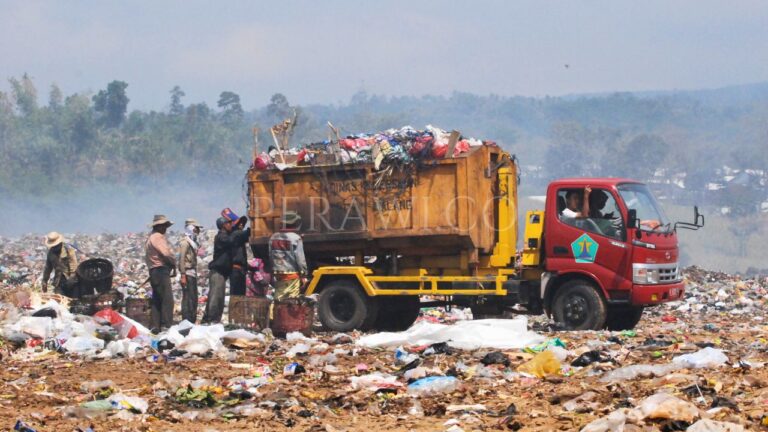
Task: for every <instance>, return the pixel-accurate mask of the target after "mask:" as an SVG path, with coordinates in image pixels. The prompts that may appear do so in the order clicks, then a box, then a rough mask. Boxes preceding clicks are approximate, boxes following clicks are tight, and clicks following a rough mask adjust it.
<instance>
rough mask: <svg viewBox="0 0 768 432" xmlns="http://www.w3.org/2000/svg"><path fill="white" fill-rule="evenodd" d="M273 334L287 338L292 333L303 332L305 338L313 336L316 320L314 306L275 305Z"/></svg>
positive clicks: (296, 304)
mask: <svg viewBox="0 0 768 432" xmlns="http://www.w3.org/2000/svg"><path fill="white" fill-rule="evenodd" d="M272 314H273V318H272V325H271V326H270V327H271V328H272V333H273V334H274V335H275V336H279V337H285V335H286V334H288V333H291V332H301V333H303V334H304V335H305V336H310V335H311V334H312V322H313V321H314V319H315V308H314V306H313V305H305V304H299V303H275V305H274V309H273V311H272Z"/></svg>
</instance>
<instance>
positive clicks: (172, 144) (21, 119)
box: [0, 75, 768, 198]
mask: <svg viewBox="0 0 768 432" xmlns="http://www.w3.org/2000/svg"><path fill="white" fill-rule="evenodd" d="M9 84H10V91H9V92H0V164H2V167H3V169H2V170H0V193H2V194H3V195H6V196H14V195H29V194H37V195H41V196H45V195H50V194H59V193H62V192H65V191H67V190H70V189H72V188H77V187H79V186H82V185H88V184H92V183H93V182H104V183H116V184H126V183H129V182H131V181H134V180H135V179H152V180H157V181H162V179H164V178H166V177H167V176H169V175H181V176H184V177H187V178H189V179H190V180H194V179H196V178H204V177H208V176H211V175H220V176H223V177H227V176H230V177H231V176H232V175H233V173H238V174H239V175H240V174H244V173H245V170H246V168H247V166H248V164H249V162H250V158H251V153H252V149H253V143H254V136H253V128H254V127H258V128H260V132H259V133H258V135H257V138H258V141H259V142H260V143H261V147H262V149H264V148H266V146H267V145H269V144H271V143H272V138H271V136H270V135H269V133H268V130H269V127H270V126H271V125H274V124H276V123H278V122H280V121H282V120H284V119H286V118H289V117H291V116H292V115H293V113H294V112H296V113H297V114H298V123H297V126H296V129H295V132H294V136H293V139H292V143H294V144H299V143H305V144H306V143H310V142H316V141H322V140H325V139H328V138H329V137H330V134H329V132H330V131H329V129H328V127H327V124H326V122H327V121H329V120H330V121H331V122H333V123H334V124H335V125H337V126H340V127H341V131H342V134H351V133H357V132H375V131H379V130H384V129H387V128H397V127H401V126H404V125H412V126H414V127H416V128H423V127H424V126H425V125H427V124H434V125H436V126H439V127H442V128H445V129H457V130H460V131H461V132H462V133H463V134H465V135H467V136H475V137H478V138H482V139H490V140H494V141H496V142H498V143H499V144H500V145H501V146H502V147H504V148H505V149H507V150H509V151H511V152H513V153H515V154H516V155H517V156H518V157H519V159H520V160H521V163H522V165H523V166H524V169H526V170H528V172H526V176H525V177H524V179H525V180H524V181H528V182H529V184H533V185H534V186H536V187H538V186H540V185H543V184H544V183H546V182H547V181H549V180H551V179H552V178H557V177H568V176H620V177H632V178H637V179H639V180H647V179H649V178H652V177H653V176H654V175H656V174H659V173H661V174H662V175H668V176H670V177H671V176H672V175H674V174H676V173H685V187H686V190H687V191H688V192H691V193H694V192H696V191H704V190H705V189H706V185H707V183H710V182H713V181H717V180H718V179H719V176H720V174H719V173H718V169H720V168H722V166H723V165H729V166H731V167H733V168H740V169H752V170H763V171H768V151H766V150H765V149H766V147H767V146H766V144H768V143H766V140H767V139H768V121H766V120H768V92H764V93H760V94H761V95H763V96H761V97H753V98H749V99H745V100H741V99H738V98H734V97H732V95H731V94H728V93H727V92H725V93H724V96H723V97H716V95H715V96H713V95H712V94H711V93H707V94H706V95H703V94H701V95H700V94H697V93H695V92H693V93H684V94H679V93H669V94H659V95H633V94H627V93H615V94H608V95H598V96H582V97H543V98H529V97H501V96H497V95H487V96H478V95H473V94H467V93H459V92H455V93H453V94H451V95H447V96H422V97H415V96H404V97H385V96H378V95H369V94H367V93H366V92H364V91H360V92H358V93H357V94H355V95H354V96H353V97H352V98H351V99H350V101H349V102H348V103H346V104H335V105H333V104H328V105H306V106H296V105H292V104H291V103H290V102H289V101H288V99H287V98H286V96H284V95H283V94H280V93H276V94H274V95H273V96H272V98H271V99H270V100H269V101H264V105H263V106H261V107H259V108H256V109H253V110H248V111H246V110H245V109H244V108H243V103H242V101H241V100H240V96H239V95H238V94H237V93H236V92H234V91H223V92H221V93H220V96H219V99H218V101H217V103H216V105H215V106H209V105H207V104H206V103H204V102H197V103H188V102H187V101H186V100H185V94H184V91H183V90H182V89H181V88H180V87H179V86H175V87H173V88H172V89H170V90H169V93H168V104H167V106H166V108H165V109H163V110H160V111H154V110H150V111H142V110H129V106H130V85H129V84H128V83H127V82H124V81H120V80H115V81H112V82H109V83H107V85H106V87H105V88H104V89H102V90H99V91H98V92H96V94H86V93H74V94H71V95H67V96H65V95H64V94H63V93H62V91H61V90H60V89H59V88H58V87H57V86H56V85H55V84H53V85H51V86H50V88H49V89H48V91H47V103H44V102H41V99H43V100H44V99H45V98H44V97H42V96H41V95H40V94H39V93H38V89H37V87H36V85H35V83H34V82H33V80H32V79H31V78H30V77H29V76H27V75H24V76H22V77H19V78H15V77H14V78H10V79H9ZM704 96H706V97H704ZM251 103H253V101H251ZM256 105H258V104H256ZM532 167H536V169H533V168H532ZM757 198H759V197H757Z"/></svg>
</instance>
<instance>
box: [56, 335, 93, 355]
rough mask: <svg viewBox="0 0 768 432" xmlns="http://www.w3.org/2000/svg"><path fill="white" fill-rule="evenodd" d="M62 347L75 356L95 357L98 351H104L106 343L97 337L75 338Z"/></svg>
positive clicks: (68, 340)
mask: <svg viewBox="0 0 768 432" xmlns="http://www.w3.org/2000/svg"><path fill="white" fill-rule="evenodd" d="M61 347H62V348H64V349H65V350H66V351H67V352H70V353H73V354H80V355H94V354H96V351H99V350H101V349H104V341H103V340H101V339H96V338H95V337H88V336H75V337H72V338H69V339H67V341H66V342H64V344H63V345H62V346H61Z"/></svg>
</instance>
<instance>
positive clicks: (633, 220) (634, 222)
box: [627, 209, 643, 240]
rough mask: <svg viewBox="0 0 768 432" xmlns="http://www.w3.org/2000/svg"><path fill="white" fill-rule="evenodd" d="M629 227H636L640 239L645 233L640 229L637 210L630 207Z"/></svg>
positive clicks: (636, 235)
mask: <svg viewBox="0 0 768 432" xmlns="http://www.w3.org/2000/svg"><path fill="white" fill-rule="evenodd" d="M627 228H634V229H635V237H636V238H637V239H638V240H639V239H640V238H641V237H642V236H643V233H642V231H640V219H638V218H637V210H635V209H629V211H628V212H627Z"/></svg>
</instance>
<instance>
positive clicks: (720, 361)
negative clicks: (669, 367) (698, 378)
mask: <svg viewBox="0 0 768 432" xmlns="http://www.w3.org/2000/svg"><path fill="white" fill-rule="evenodd" d="M672 362H674V363H677V364H680V365H682V366H684V367H687V368H694V369H701V368H712V367H717V366H722V365H724V364H725V363H727V362H728V357H727V356H726V355H725V354H724V353H723V351H722V350H719V349H716V348H711V347H707V348H704V349H702V350H700V351H697V352H695V353H692V354H683V355H681V356H678V357H675V358H673V359H672Z"/></svg>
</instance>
